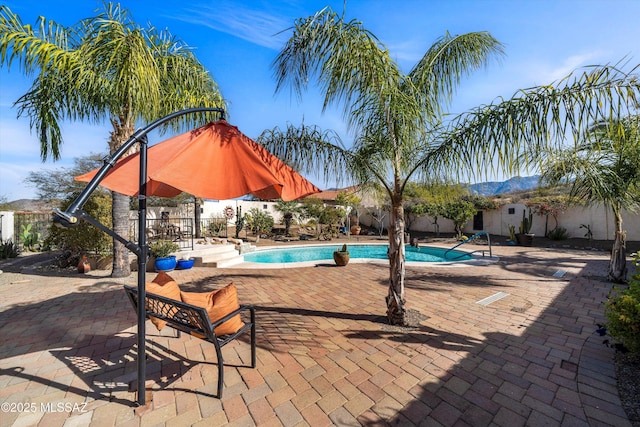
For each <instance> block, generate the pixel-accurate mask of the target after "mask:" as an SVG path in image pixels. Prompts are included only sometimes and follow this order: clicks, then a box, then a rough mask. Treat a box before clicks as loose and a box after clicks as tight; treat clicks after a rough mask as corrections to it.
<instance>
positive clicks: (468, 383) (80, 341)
mask: <svg viewBox="0 0 640 427" xmlns="http://www.w3.org/2000/svg"><path fill="white" fill-rule="evenodd" d="M494 253H495V254H497V255H499V256H500V261H499V262H498V263H495V264H491V265H487V266H474V267H427V268H409V269H408V270H407V280H406V293H407V301H408V308H409V309H410V310H412V313H414V314H416V315H418V316H420V318H421V319H422V320H421V322H420V325H419V327H417V328H415V329H411V330H406V329H405V330H402V329H398V328H392V327H389V326H388V325H386V324H385V321H384V317H383V316H384V311H385V303H384V300H385V295H386V290H387V284H386V280H387V277H388V269H387V267H385V266H381V265H373V264H354V263H352V264H349V265H348V266H346V267H335V266H332V265H329V264H321V265H319V266H316V267H309V268H294V269H279V270H273V269H271V270H246V269H239V268H235V269H209V268H194V269H191V270H185V271H175V272H172V275H173V276H174V277H175V278H176V280H177V281H178V282H179V283H180V284H181V287H182V288H183V289H184V290H192V291H205V290H211V289H215V288H218V287H221V286H223V285H225V284H227V283H229V282H232V281H233V282H235V283H236V285H237V286H238V291H239V295H240V299H241V302H242V303H250V304H254V305H256V306H257V322H258V334H257V335H258V357H257V359H258V365H257V367H256V368H255V369H251V368H247V367H243V365H246V364H247V363H248V361H249V346H248V344H247V342H246V341H245V342H242V341H240V342H233V343H231V344H229V345H227V346H226V347H224V348H223V353H224V355H225V361H226V362H227V363H228V364H229V365H230V366H227V367H226V370H225V390H224V396H223V398H222V399H218V398H217V397H216V396H215V393H216V379H217V369H216V365H215V363H216V357H215V351H214V349H213V346H212V345H211V344H209V343H206V342H204V341H201V340H198V339H196V338H192V337H189V336H186V335H185V334H183V335H182V336H181V337H180V338H175V337H173V336H172V334H171V333H170V332H169V333H165V331H163V332H162V333H161V334H160V333H158V332H157V331H156V330H155V328H154V327H153V326H152V325H151V323H150V322H147V330H148V333H149V334H148V339H147V343H148V344H147V351H148V361H147V371H148V375H147V379H148V384H149V387H150V389H151V393H150V396H151V397H152V401H151V403H149V404H148V405H147V406H145V407H141V408H137V409H136V408H135V404H134V402H135V399H136V395H135V392H134V391H132V390H131V387H130V384H135V382H136V381H135V379H136V336H135V331H136V318H135V313H134V310H133V309H132V307H131V304H130V303H129V301H128V300H127V299H126V295H125V293H124V291H123V290H122V284H123V283H128V284H135V282H136V279H135V276H133V275H132V276H131V277H130V278H127V279H121V280H115V279H111V278H109V277H107V276H106V275H104V274H105V273H104V272H92V273H91V274H90V275H85V276H79V275H74V276H70V277H59V276H52V275H46V274H39V273H38V272H37V271H32V272H31V273H30V274H23V275H20V276H16V275H7V274H6V273H5V274H0V328H1V329H0V404H2V412H0V426H3V427H4V426H7V427H8V426H47V427H50V426H63V425H64V426H89V425H90V426H152V425H154V426H155V425H166V426H188V425H196V426H200V425H202V426H216V425H236V426H251V425H260V426H329V425H338V426H359V425H364V426H385V425H407V426H409V425H425V426H427V425H428V426H439V425H442V426H490V425H491V426H505V427H513V426H525V425H531V426H541V425H549V426H617V427H624V426H629V425H630V423H629V422H628V420H627V418H626V416H625V413H624V411H623V409H622V408H621V405H620V401H619V398H618V395H617V390H616V380H615V372H614V368H613V354H612V350H610V349H609V348H607V347H606V346H605V345H603V344H602V337H600V336H598V335H597V334H596V329H597V323H601V322H602V320H603V317H602V316H603V314H602V312H603V305H602V303H603V301H604V300H605V299H606V295H607V294H608V292H609V290H610V289H611V286H612V285H611V284H610V283H608V282H607V281H606V280H605V276H606V267H607V257H606V254H604V253H602V252H587V251H578V250H563V251H554V250H547V249H542V248H522V247H495V248H494ZM0 268H3V267H0ZM3 269H4V270H5V271H8V270H10V269H9V268H6V267H5V268H3ZM559 270H562V272H564V275H562V274H556V275H555V276H554V273H557V272H558V271H559ZM154 275H155V273H150V274H149V276H148V277H149V280H150V279H151V278H152V277H154ZM3 276H4V277H10V278H12V279H11V280H10V281H8V282H6V281H3ZM557 276H560V277H557ZM16 277H17V278H16ZM498 293H501V294H499V295H497V296H496V294H498ZM492 296H495V298H496V300H495V301H493V302H490V303H488V304H479V303H478V302H479V301H482V300H485V299H486V298H489V297H492ZM498 296H502V298H499V299H498Z"/></svg>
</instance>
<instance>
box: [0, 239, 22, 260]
mask: <svg viewBox="0 0 640 427" xmlns="http://www.w3.org/2000/svg"><path fill="white" fill-rule="evenodd" d="M19 253H20V250H19V248H18V245H16V244H15V243H14V242H13V240H11V239H9V240H7V241H6V242H4V243H2V246H0V259H7V258H15V257H17V256H18V254H19Z"/></svg>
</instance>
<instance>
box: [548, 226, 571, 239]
mask: <svg viewBox="0 0 640 427" xmlns="http://www.w3.org/2000/svg"><path fill="white" fill-rule="evenodd" d="M549 238H550V239H551V240H567V239H568V238H569V232H567V229H566V228H564V227H556V228H554V229H553V230H551V231H550V232H549Z"/></svg>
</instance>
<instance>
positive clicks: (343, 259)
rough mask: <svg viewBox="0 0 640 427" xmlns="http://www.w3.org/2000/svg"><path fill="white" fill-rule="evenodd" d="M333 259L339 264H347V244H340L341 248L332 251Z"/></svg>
mask: <svg viewBox="0 0 640 427" xmlns="http://www.w3.org/2000/svg"><path fill="white" fill-rule="evenodd" d="M333 260H334V261H335V262H336V264H337V265H339V266H345V265H347V264H349V251H348V250H347V245H342V249H338V250H335V251H333Z"/></svg>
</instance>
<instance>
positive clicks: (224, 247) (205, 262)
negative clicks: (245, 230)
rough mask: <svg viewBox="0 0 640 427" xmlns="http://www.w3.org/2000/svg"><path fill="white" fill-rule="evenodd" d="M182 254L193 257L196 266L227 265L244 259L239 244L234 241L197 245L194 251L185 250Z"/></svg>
mask: <svg viewBox="0 0 640 427" xmlns="http://www.w3.org/2000/svg"><path fill="white" fill-rule="evenodd" d="M180 255H181V256H184V257H188V258H193V259H194V260H195V263H194V267H223V266H224V267H226V266H230V265H234V264H238V263H241V262H242V261H244V258H243V257H242V256H241V255H240V252H239V251H238V249H237V245H236V244H234V243H232V242H228V243H221V244H214V245H196V247H194V249H193V250H192V251H184V252H182V253H181V254H180Z"/></svg>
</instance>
